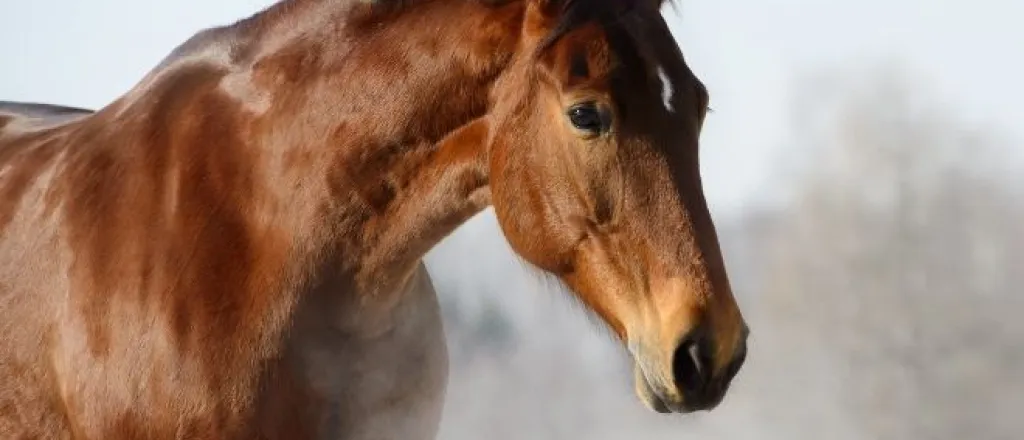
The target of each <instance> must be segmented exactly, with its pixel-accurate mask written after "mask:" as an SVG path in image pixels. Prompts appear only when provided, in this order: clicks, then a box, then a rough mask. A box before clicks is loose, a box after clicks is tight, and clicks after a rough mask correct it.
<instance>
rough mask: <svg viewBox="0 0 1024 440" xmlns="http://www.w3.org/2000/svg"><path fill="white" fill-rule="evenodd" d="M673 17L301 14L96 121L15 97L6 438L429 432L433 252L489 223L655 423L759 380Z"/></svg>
mask: <svg viewBox="0 0 1024 440" xmlns="http://www.w3.org/2000/svg"><path fill="white" fill-rule="evenodd" d="M662 1H663V0H405V1H400V0H283V1H280V2H277V3H275V4H273V5H271V6H269V7H267V8H266V9H264V10H262V11H260V12H258V13H256V14H254V15H252V16H249V17H247V18H243V19H240V20H239V21H237V22H235V23H232V24H229V25H224V26H220V27H213V28H209V29H205V30H202V31H200V32H198V33H197V34H195V35H194V36H193V37H192V38H190V39H188V40H187V41H186V42H184V43H183V44H181V45H180V46H179V47H177V48H176V49H175V50H173V51H172V52H171V53H170V54H169V55H168V56H167V57H166V58H165V59H164V60H163V61H161V62H160V63H159V64H158V65H157V66H156V67H155V68H154V69H153V70H151V71H150V72H149V73H148V74H146V75H145V76H144V77H143V78H142V79H141V80H140V81H139V82H138V83H137V84H136V85H135V86H134V87H132V88H131V89H130V90H128V91H126V92H125V93H124V94H123V95H121V96H119V97H118V98H117V99H115V100H113V101H112V102H110V103H109V104H107V105H105V106H103V107H102V108H99V109H96V110H95V111H90V110H85V109H76V108H66V107H60V106H55V105H43V104H31V103H4V104H0V200H2V202H0V203H2V204H0V331H2V335H3V337H2V338H0V384H2V385H3V386H2V388H0V437H3V438H74V439H109V440H116V439H136V438H146V439H164V438H187V439H214V438H216V439H241V438H246V439H249V438H258V439H282V438H288V439H349V440H366V439H385V438H387V439H403V440H417V439H430V438H433V437H434V436H435V435H436V433H437V430H438V427H439V423H440V414H441V409H442V407H443V403H444V393H445V387H446V385H447V383H448V380H449V378H448V369H447V367H448V364H447V347H446V343H445V341H444V337H443V332H442V330H443V328H442V321H441V318H440V311H439V307H438V301H437V295H436V292H435V291H434V288H433V286H432V282H431V280H430V278H429V274H428V273H427V272H426V270H425V267H424V264H423V262H422V259H423V257H424V255H425V254H426V253H427V252H428V251H429V250H430V249H431V248H432V247H433V246H434V245H435V244H437V243H438V242H439V241H441V240H442V239H443V238H444V237H446V236H447V235H448V234H450V233H451V232H452V231H453V230H454V229H455V228H457V227H458V226H459V225H460V224H462V223H463V222H465V221H466V220H468V219H469V218H470V217H472V216H475V215H476V214H478V213H479V212H481V211H482V210H484V209H486V208H492V209H493V210H494V214H495V216H496V218H497V220H498V224H499V226H500V229H501V231H502V232H501V233H502V235H503V236H504V238H505V239H506V241H507V242H508V243H509V245H510V247H511V249H512V250H513V251H514V252H515V254H516V255H518V257H519V258H521V259H522V260H523V261H525V262H526V263H528V265H529V267H531V268H532V269H533V270H536V271H538V273H542V274H546V275H549V276H551V277H553V278H555V279H557V280H559V281H560V282H561V283H563V284H564V285H565V286H566V287H567V289H566V290H567V291H569V292H572V293H571V297H573V298H576V299H578V300H579V302H580V303H582V304H583V305H585V306H586V310H588V311H589V312H591V313H593V314H594V315H595V316H597V317H599V318H600V320H599V322H601V323H603V325H605V326H606V327H607V328H608V329H609V330H610V331H609V334H610V335H614V338H615V339H617V342H618V343H620V344H621V345H622V346H623V347H624V348H625V349H626V350H625V351H626V352H627V353H628V356H629V357H630V358H631V359H632V361H633V364H634V365H635V367H634V368H633V370H634V374H633V376H634V377H633V378H632V380H633V381H634V383H635V388H636V393H637V396H638V399H639V400H640V402H642V403H643V404H644V405H646V406H647V407H649V408H650V409H651V410H654V411H657V412H660V413H692V412H695V411H707V410H712V409H714V408H716V407H717V406H718V405H719V403H720V402H721V401H722V400H723V398H724V396H725V395H726V393H727V390H728V388H729V384H730V383H731V382H732V380H733V378H734V377H735V376H736V375H737V373H738V371H739V370H740V367H741V365H742V364H743V362H744V359H745V357H746V347H747V338H748V335H749V328H748V327H747V324H746V322H745V320H744V318H743V316H742V313H741V312H740V310H739V307H738V305H737V302H736V300H735V299H734V297H733V294H732V290H731V287H730V284H729V280H728V276H727V273H726V268H725V265H724V262H723V257H722V253H721V250H720V247H719V244H718V238H717V233H716V230H715V227H714V223H713V221H712V219H711V215H710V213H709V211H708V208H707V203H706V201H705V198H704V195H703V189H702V182H701V178H700V172H699V161H698V143H699V142H698V139H699V134H700V131H701V127H702V126H703V123H704V118H705V114H706V109H707V105H708V100H709V96H708V91H707V90H706V88H705V87H704V85H703V84H702V83H701V82H700V80H699V79H698V78H697V77H696V75H695V74H694V73H693V72H692V71H691V70H690V68H689V67H688V66H687V64H686V62H685V61H684V58H683V55H682V52H681V50H680V49H679V47H678V45H677V43H676V42H675V40H674V39H673V37H672V35H671V33H670V31H669V29H668V27H667V25H666V23H665V20H664V18H663V17H662V15H661V12H660V11H661V9H662V7H663V6H664V5H663V4H662Z"/></svg>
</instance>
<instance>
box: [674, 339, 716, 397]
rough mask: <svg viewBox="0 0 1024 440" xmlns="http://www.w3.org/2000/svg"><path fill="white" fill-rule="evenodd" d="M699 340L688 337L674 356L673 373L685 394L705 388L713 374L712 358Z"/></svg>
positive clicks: (677, 384)
mask: <svg viewBox="0 0 1024 440" xmlns="http://www.w3.org/2000/svg"><path fill="white" fill-rule="evenodd" d="M708 353H709V352H708V350H707V349H706V348H705V347H704V344H702V343H700V341H699V340H694V339H687V340H685V341H683V343H682V344H679V347H677V348H676V352H675V354H674V355H673V356H672V375H673V376H674V378H673V379H675V382H676V386H678V387H679V389H680V390H681V391H682V392H683V393H684V394H693V393H697V392H699V391H700V390H701V389H703V388H704V386H705V384H706V383H707V381H708V378H709V377H710V376H711V371H710V369H711V364H712V363H711V359H710V358H709V357H708Z"/></svg>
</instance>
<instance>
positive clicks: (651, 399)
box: [634, 366, 693, 414]
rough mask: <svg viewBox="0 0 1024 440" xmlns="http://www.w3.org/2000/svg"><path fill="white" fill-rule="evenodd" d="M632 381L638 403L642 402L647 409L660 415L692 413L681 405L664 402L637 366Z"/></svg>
mask: <svg viewBox="0 0 1024 440" xmlns="http://www.w3.org/2000/svg"><path fill="white" fill-rule="evenodd" d="M634 380H635V387H636V394H637V397H639V398H640V402H642V403H643V404H644V406H646V407H647V409H650V410H651V411H654V412H656V413H660V414H671V413H682V414H686V413H690V412H693V411H692V410H691V409H688V408H686V407H684V406H683V405H678V404H676V405H673V404H671V403H669V402H666V401H665V399H664V398H662V397H661V396H660V395H659V393H657V392H655V391H654V387H653V386H651V383H650V381H648V380H647V376H646V375H645V374H644V373H643V370H642V369H641V368H640V367H639V366H637V367H636V377H635V379H634Z"/></svg>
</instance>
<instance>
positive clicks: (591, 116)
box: [569, 103, 607, 135]
mask: <svg viewBox="0 0 1024 440" xmlns="http://www.w3.org/2000/svg"><path fill="white" fill-rule="evenodd" d="M569 122H572V126H573V127H576V129H577V130H580V131H584V132H586V133H587V134H594V135H596V134H601V133H602V132H604V130H605V128H606V125H607V124H605V118H604V117H603V116H602V114H601V111H600V110H599V109H598V108H597V106H596V105H594V104H593V103H586V104H579V105H576V106H573V107H572V108H570V109H569Z"/></svg>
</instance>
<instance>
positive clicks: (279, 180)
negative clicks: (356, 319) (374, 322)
mask: <svg viewBox="0 0 1024 440" xmlns="http://www.w3.org/2000/svg"><path fill="white" fill-rule="evenodd" d="M521 15H522V14H521V7H520V8H518V10H517V8H516V7H515V5H511V6H506V7H500V8H492V7H488V6H484V5H482V4H480V3H478V2H477V1H474V0H451V1H435V2H425V3H422V4H418V5H415V6H413V7H412V9H409V10H408V11H403V12H388V13H385V14H382V15H381V14H377V13H373V12H370V11H369V9H368V5H367V4H366V3H357V2H343V1H328V0H322V1H318V0H293V1H289V2H285V3H282V4H279V5H277V6H275V7H274V8H272V9H270V10H268V11H267V12H265V13H264V14H262V15H260V16H257V17H255V19H253V20H251V23H248V24H246V25H247V26H253V28H252V29H251V30H250V31H249V32H250V38H252V40H251V41H249V42H247V43H245V44H236V45H235V47H236V48H240V49H236V51H237V53H238V55H237V56H238V57H239V58H240V62H237V63H236V65H234V66H232V67H231V68H229V69H228V70H229V71H228V73H226V75H225V76H224V77H223V78H222V79H221V80H220V88H221V89H222V90H223V91H225V92H226V94H227V95H230V96H232V97H233V98H234V99H235V101H237V102H238V103H239V104H240V106H239V107H238V108H239V111H240V112H242V113H243V114H246V115H248V116H246V117H244V119H245V120H246V121H245V123H244V124H242V125H243V126H245V127H247V130H246V132H247V133H248V134H247V136H248V137H249V139H247V141H246V143H247V144H249V145H250V146H251V147H252V148H253V150H254V151H255V152H256V154H255V156H256V157H258V160H257V162H256V164H255V165H254V167H253V168H254V169H255V172H256V173H258V174H257V176H256V177H255V178H254V181H256V182H257V184H256V185H255V186H256V187H257V188H258V189H257V190H256V191H254V196H255V197H257V198H260V199H262V200H260V201H259V202H258V203H259V205H260V206H261V208H260V210H262V213H263V214H262V216H263V217H264V218H273V219H278V220H277V221H280V222H281V224H280V226H281V227H282V228H284V229H286V230H287V231H288V233H289V234H291V235H293V236H294V239H295V242H296V243H306V244H307V245H308V248H307V249H308V250H309V251H311V252H314V253H316V254H318V255H333V256H334V257H333V258H334V259H336V260H337V261H336V262H334V264H340V265H341V267H342V268H343V269H344V271H345V272H346V273H350V274H351V276H352V277H353V278H354V280H353V281H354V282H355V283H356V288H357V289H358V290H360V291H364V292H368V291H375V290H383V289H393V288H394V287H395V286H394V284H395V283H400V282H403V281H404V280H405V279H407V277H408V276H409V275H410V274H411V273H412V271H413V270H414V269H415V268H416V266H417V264H418V263H419V261H420V259H421V258H422V256H423V255H424V254H425V253H426V252H427V251H429V250H430V248H432V247H433V246H434V245H435V244H436V243H437V242H438V241H440V240H441V239H442V238H443V237H444V236H445V235H447V234H448V233H450V232H451V231H452V230H454V228H456V227H457V226H459V225H460V224H462V223H463V222H464V221H465V220H467V219H468V218H470V217H471V216H472V215H474V214H476V213H477V212H479V211H480V210H481V209H483V208H484V207H485V206H486V204H487V203H489V201H488V197H487V192H486V184H487V160H486V152H485V150H484V144H485V141H486V136H487V127H486V123H485V122H483V120H482V119H479V118H480V117H481V116H483V115H484V113H485V111H486V107H487V96H488V90H489V86H490V84H491V83H492V82H493V81H494V79H495V78H496V77H497V76H498V75H499V74H500V72H501V70H502V69H503V68H504V66H505V65H506V64H507V63H508V62H509V60H510V58H511V54H512V51H513V50H514V47H515V45H516V44H517V38H518V35H519V27H520V26H521V24H520V21H521ZM253 23H255V24H253Z"/></svg>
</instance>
